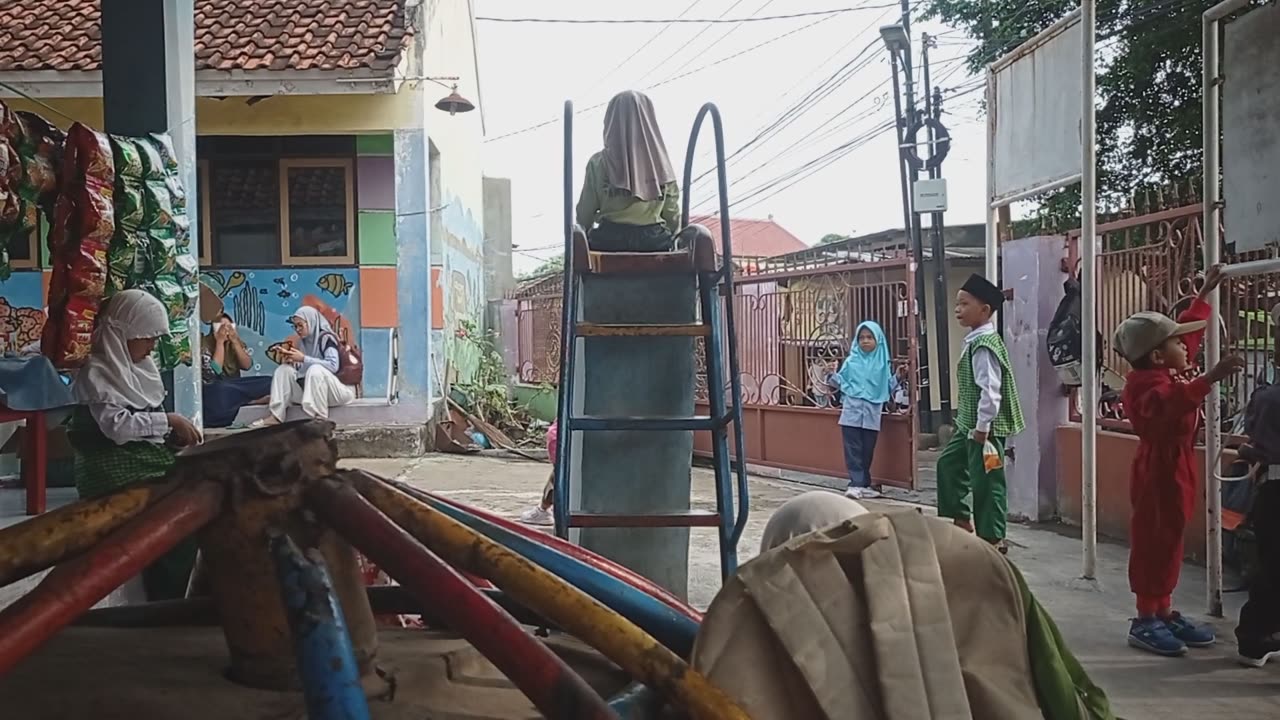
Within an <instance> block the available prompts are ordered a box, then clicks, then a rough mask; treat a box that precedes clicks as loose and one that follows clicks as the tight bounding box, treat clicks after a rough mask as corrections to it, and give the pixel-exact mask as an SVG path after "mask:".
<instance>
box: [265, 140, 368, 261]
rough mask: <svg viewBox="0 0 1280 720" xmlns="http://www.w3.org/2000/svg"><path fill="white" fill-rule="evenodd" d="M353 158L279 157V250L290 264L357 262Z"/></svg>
mask: <svg viewBox="0 0 1280 720" xmlns="http://www.w3.org/2000/svg"><path fill="white" fill-rule="evenodd" d="M351 180H352V163H351V161H350V160H281V161H280V195H281V203H280V227H281V228H283V229H284V232H283V233H282V238H281V243H280V252H281V255H282V256H283V257H284V261H285V263H286V264H296V265H328V264H333V263H335V262H336V263H350V262H354V261H355V246H354V243H353V242H352V241H353V240H354V238H355V212H354V208H355V198H354V188H353V187H352V182H351Z"/></svg>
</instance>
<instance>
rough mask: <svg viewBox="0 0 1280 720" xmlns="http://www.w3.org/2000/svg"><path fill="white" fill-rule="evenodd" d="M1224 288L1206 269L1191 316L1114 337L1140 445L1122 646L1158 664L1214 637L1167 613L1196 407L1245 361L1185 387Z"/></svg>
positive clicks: (1189, 494)
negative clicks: (1213, 298) (1213, 301)
mask: <svg viewBox="0 0 1280 720" xmlns="http://www.w3.org/2000/svg"><path fill="white" fill-rule="evenodd" d="M1221 282H1222V271H1221V268H1219V267H1214V268H1210V270H1209V272H1208V273H1207V274H1206V275H1205V281H1204V287H1203V289H1201V291H1200V294H1199V295H1198V296H1197V297H1196V299H1195V301H1194V302H1193V303H1192V304H1191V307H1189V308H1187V310H1186V311H1185V312H1183V313H1182V315H1181V316H1180V317H1179V318H1178V321H1177V322H1174V321H1173V319H1172V318H1169V317H1168V316H1166V315H1163V314H1161V313H1155V312H1140V313H1137V314H1135V315H1134V316H1132V317H1130V318H1129V319H1128V320H1125V321H1124V322H1123V323H1121V324H1120V327H1119V328H1118V329H1117V330H1116V335H1115V342H1116V348H1117V349H1118V350H1119V352H1120V354H1121V355H1123V356H1124V357H1125V359H1126V360H1128V361H1129V363H1130V364H1131V365H1132V366H1133V371H1132V372H1130V373H1129V376H1128V377H1127V378H1126V379H1125V386H1124V392H1123V395H1122V399H1123V402H1124V408H1125V412H1126V414H1127V415H1128V417H1129V421H1130V422H1131V423H1132V424H1133V430H1134V432H1135V433H1137V435H1138V453H1137V457H1135V458H1134V462H1133V468H1132V470H1131V471H1130V475H1129V500H1130V504H1131V506H1132V508H1133V510H1132V513H1133V515H1132V517H1131V519H1130V523H1129V542H1130V549H1129V587H1130V589H1131V590H1133V593H1134V594H1135V595H1136V596H1137V605H1138V617H1137V618H1136V619H1135V620H1134V621H1133V622H1132V624H1131V625H1130V628H1129V644H1130V645H1131V646H1133V647H1136V648H1140V649H1142V650H1147V651H1149V652H1153V653H1156V654H1158V655H1165V656H1177V655H1182V654H1184V653H1185V652H1186V651H1187V647H1188V646H1190V647H1207V646H1209V645H1212V644H1213V643H1214V641H1215V639H1216V638H1215V636H1214V633H1213V630H1212V629H1211V628H1209V627H1206V626H1203V625H1198V624H1196V623H1193V622H1191V621H1190V620H1188V619H1186V618H1184V617H1182V615H1180V614H1179V613H1177V612H1175V611H1174V610H1173V607H1172V599H1173V598H1172V596H1173V589H1174V587H1176V586H1177V584H1178V574H1179V572H1180V571H1181V570H1182V558H1183V552H1182V534H1183V531H1184V530H1186V527H1187V522H1188V520H1190V518H1191V513H1192V512H1193V511H1194V508H1195V500H1196V493H1197V491H1198V481H1197V474H1198V473H1197V462H1196V456H1195V437H1196V431H1197V429H1198V428H1199V423H1200V417H1199V410H1200V406H1201V405H1202V404H1203V403H1204V399H1205V397H1207V396H1208V394H1209V391H1210V389H1211V387H1212V386H1213V384H1214V383H1216V382H1219V381H1221V380H1223V379H1225V378H1227V377H1228V376H1230V375H1232V374H1234V373H1236V372H1239V371H1240V370H1241V369H1242V368H1243V367H1244V361H1243V359H1242V358H1238V357H1227V358H1224V359H1223V360H1222V362H1220V363H1218V364H1217V365H1216V366H1215V367H1213V368H1212V369H1210V370H1209V372H1207V373H1205V374H1204V375H1201V376H1199V377H1196V378H1194V379H1192V380H1190V381H1186V380H1184V379H1183V378H1182V377H1181V375H1182V374H1183V373H1185V372H1186V371H1187V370H1188V369H1189V368H1190V367H1191V358H1193V357H1194V356H1195V354H1196V352H1197V351H1198V350H1199V348H1200V341H1201V338H1202V337H1203V335H1204V328H1205V324H1206V321H1207V320H1208V318H1209V305H1208V304H1207V303H1206V302H1205V296H1206V295H1207V294H1208V293H1209V291H1210V290H1212V289H1213V288H1215V287H1216V286H1217V285H1218V284H1219V283H1221Z"/></svg>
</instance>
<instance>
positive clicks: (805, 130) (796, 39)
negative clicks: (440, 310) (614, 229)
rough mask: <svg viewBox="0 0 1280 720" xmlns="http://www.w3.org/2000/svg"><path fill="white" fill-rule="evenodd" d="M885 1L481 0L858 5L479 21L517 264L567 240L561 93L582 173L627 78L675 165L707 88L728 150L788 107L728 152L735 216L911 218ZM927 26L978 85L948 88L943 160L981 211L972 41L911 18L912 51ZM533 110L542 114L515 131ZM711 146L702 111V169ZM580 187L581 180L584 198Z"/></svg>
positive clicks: (940, 63)
mask: <svg viewBox="0 0 1280 720" xmlns="http://www.w3.org/2000/svg"><path fill="white" fill-rule="evenodd" d="M891 4H892V2H891V0H888V1H887V0H788V2H785V3H784V2H778V1H777V0H697V1H696V2H691V0H650V1H649V2H647V3H641V4H634V3H613V2H610V3H603V2H598V1H594V2H588V1H586V0H547V1H544V2H537V3H534V2H529V1H528V0H477V2H476V14H477V15H478V16H482V17H483V16H490V17H521V18H529V17H535V18H590V19H606V18H608V19H638V18H655V19H666V18H676V17H679V16H681V14H682V13H683V17H685V18H689V19H703V18H717V17H721V16H723V17H724V18H725V19H732V18H743V17H749V16H752V15H756V16H768V15H784V14H795V13H805V12H810V11H817V10H827V9H833V8H841V7H857V8H861V9H859V10H858V11H855V12H846V13H842V14H837V15H832V16H810V17H802V18H794V19H786V20H773V21H764V22H751V23H735V24H717V25H707V24H676V25H670V26H668V25H665V24H610V25H591V24H575V25H567V24H538V23H498V22H490V21H483V20H482V21H479V23H478V27H479V31H478V32H479V55H480V73H481V83H482V88H483V90H482V91H483V95H484V96H483V101H484V105H485V120H486V124H487V126H488V138H487V140H486V142H485V145H484V154H483V162H484V172H485V174H486V175H490V176H495V177H508V178H510V179H511V181H512V195H513V198H512V203H513V222H514V235H513V239H514V242H515V243H516V245H517V246H518V252H517V254H516V256H515V267H516V271H517V273H520V272H526V271H528V270H531V269H532V268H534V267H535V266H537V265H538V264H539V262H540V261H541V260H545V259H547V258H549V257H552V256H554V255H556V254H559V252H560V249H561V247H562V243H563V240H562V233H561V230H560V228H561V203H562V198H563V192H562V189H561V188H562V172H561V165H562V162H563V161H562V158H563V145H562V140H561V137H562V132H563V130H562V124H561V123H560V121H559V117H560V116H561V113H562V108H563V103H564V101H565V100H566V99H572V100H573V101H574V104H575V107H576V108H577V111H578V114H577V117H576V119H575V137H574V172H575V185H577V186H580V183H581V178H582V168H583V166H584V165H585V163H586V160H587V158H588V157H590V155H591V153H593V152H595V151H596V150H598V149H599V148H600V145H601V138H600V136H601V131H602V125H603V117H604V108H603V104H604V103H606V102H607V101H608V99H609V98H610V97H611V96H612V95H613V94H614V93H617V92H619V91H622V90H627V89H640V90H644V91H645V92H647V93H648V94H649V95H650V97H652V98H653V101H654V104H655V106H656V108H657V111H658V120H659V123H660V124H661V126H662V130H663V135H664V136H665V139H666V142H667V148H668V151H669V153H670V155H671V160H672V162H673V163H675V165H676V166H677V173H679V172H681V169H682V168H683V163H684V155H685V152H684V150H685V146H686V144H687V143H688V137H689V131H690V129H691V127H692V123H693V119H694V116H695V115H696V114H697V111H698V109H699V107H701V105H702V104H703V103H705V102H707V101H712V102H715V103H716V104H717V105H718V106H719V108H720V111H721V113H722V115H723V118H724V124H725V142H726V149H727V151H728V152H729V153H732V152H734V151H736V150H739V148H741V147H742V146H743V145H744V144H746V143H747V142H748V141H749V140H751V139H752V138H753V137H755V136H757V135H758V134H759V133H760V131H762V130H764V129H766V128H767V127H769V125H770V124H771V123H774V122H775V121H776V120H778V119H779V118H784V119H789V120H790V124H789V125H787V126H786V127H785V128H782V129H781V130H779V131H777V132H776V133H775V134H773V135H772V136H770V137H767V138H765V139H762V140H760V141H759V142H757V143H755V144H754V145H753V146H751V147H750V148H749V149H747V150H744V151H742V152H741V154H740V155H739V157H738V158H736V159H735V160H734V161H733V162H732V164H731V165H730V167H729V180H730V191H729V195H730V199H731V200H739V201H740V204H739V205H738V206H736V207H734V208H733V209H732V210H731V211H730V214H731V215H733V216H734V217H742V218H766V217H768V216H770V215H772V216H773V217H774V219H775V220H776V221H777V222H779V223H780V224H781V225H783V226H784V227H786V228H787V229H788V230H790V231H791V232H793V233H794V234H796V235H797V236H798V237H800V239H802V240H804V241H805V242H807V243H810V244H812V243H815V242H817V241H818V239H819V238H821V237H822V236H823V235H825V234H827V233H852V234H862V233H870V232H875V231H878V230H883V229H887V228H891V227H901V226H902V205H901V194H900V190H899V185H898V175H897V168H896V165H895V164H894V153H895V150H894V139H893V132H892V130H885V131H881V132H879V133H878V134H877V133H876V131H877V130H879V129H880V128H881V127H882V126H884V125H885V124H886V123H888V122H889V121H890V120H891V119H892V117H893V102H892V95H891V93H890V88H891V86H890V85H889V82H888V79H889V65H888V59H887V53H886V51H885V50H884V46H883V45H882V44H881V42H880V40H879V30H878V29H879V27H880V26H881V25H886V24H890V23H892V22H896V20H897V19H898V17H899V10H898V9H897V8H896V7H886V5H891ZM664 28H665V30H664ZM922 31H924V32H929V33H930V34H933V35H936V36H938V37H939V47H938V48H937V49H936V50H933V51H932V57H933V68H934V69H933V78H934V84H935V85H938V86H940V87H942V88H943V89H944V90H946V91H951V92H964V91H968V92H965V93H964V94H963V96H961V97H958V98H956V99H955V100H952V101H950V102H949V103H948V104H947V110H948V114H947V115H946V116H945V117H944V122H945V123H946V124H947V126H948V128H949V129H950V130H951V133H952V137H953V138H954V144H953V147H952V152H951V154H950V156H949V157H948V158H947V161H946V165H945V168H944V169H945V176H946V178H947V180H948V183H949V194H950V207H951V211H950V212H949V213H948V215H947V222H948V223H966V222H980V221H981V220H982V217H983V213H982V204H983V203H982V196H983V190H984V187H985V174H984V170H983V157H984V152H985V148H984V141H983V125H982V120H981V118H980V116H979V109H978V101H979V100H980V98H981V90H977V91H974V90H975V89H976V88H977V86H978V84H979V82H980V81H979V80H978V79H977V78H973V77H970V76H968V74H967V72H966V70H965V68H964V67H963V62H962V58H963V56H964V55H965V54H966V53H967V52H968V49H969V48H970V47H971V43H970V42H969V41H968V40H966V39H965V38H963V36H961V35H960V34H959V33H958V32H956V31H954V30H949V29H948V28H946V27H943V26H939V25H937V24H930V23H923V22H916V23H915V26H914V27H913V28H912V34H913V35H914V36H915V38H913V41H914V42H915V45H916V49H915V51H914V52H915V55H916V57H917V58H918V57H919V44H920V43H919V41H918V39H919V35H920V32H922ZM646 43H647V45H646ZM642 46H643V47H642ZM637 51H638V52H637ZM633 53H635V55H634V57H631V56H632V54H633ZM629 57H630V59H628V58H629ZM855 59H856V60H857V62H856V63H855V64H854V65H852V66H850V68H849V69H853V68H860V69H858V70H857V72H856V73H853V74H852V75H851V76H849V77H848V78H847V79H845V80H844V81H843V82H839V83H830V82H829V83H827V85H826V86H825V87H826V89H827V90H828V91H829V92H827V93H826V94H825V96H824V97H821V99H819V100H818V101H817V102H816V103H813V104H812V105H811V106H810V107H808V108H807V109H804V110H802V111H799V112H792V113H790V114H789V115H788V114H787V111H788V110H789V109H793V108H794V107H795V106H796V104H797V103H799V102H801V101H802V100H803V99H804V98H805V96H806V95H807V94H809V93H810V92H811V91H813V90H814V89H816V88H819V87H822V84H823V82H824V81H825V80H828V78H831V77H832V76H833V74H834V73H836V72H837V71H838V70H840V68H841V67H842V66H846V65H847V64H848V63H850V61H854V60H855ZM917 64H918V62H917ZM918 75H919V68H917V76H918ZM836 77H837V78H838V77H840V76H836ZM917 92H919V91H917ZM593 106H600V107H594V109H593ZM539 123H547V124H546V125H543V126H541V127H537V128H535V129H528V130H527V131H525V132H519V133H518V134H514V135H509V134H510V133H516V132H517V131H521V130H526V129H527V128H530V127H532V126H535V125H538V124H539ZM503 136H507V137H503ZM850 143H854V144H855V145H856V147H854V148H851V149H850V150H849V151H848V152H847V154H843V155H842V156H839V157H838V158H834V157H832V156H831V155H830V154H831V153H832V152H833V151H835V150H836V149H837V148H839V147H840V146H842V145H847V144H850ZM713 147H714V143H713V140H712V135H711V133H710V128H709V127H708V128H706V129H704V134H703V136H702V137H701V138H700V139H699V143H698V153H697V154H698V159H697V161H696V164H695V169H694V174H695V177H696V176H697V175H698V174H699V173H701V172H702V171H704V170H707V169H710V168H711V167H712V159H711V151H712V148H713ZM824 158H826V159H827V160H829V162H826V161H824V160H823V159H824ZM815 161H817V162H819V164H818V165H815V164H813V163H815ZM708 179H709V180H710V179H711V178H708ZM714 188H715V186H714V183H709V182H704V183H702V184H701V185H699V184H695V189H694V192H693V193H692V195H693V203H694V212H695V213H696V212H698V211H699V210H712V209H714V205H715V202H716V201H715V192H714ZM577 191H578V187H575V189H574V196H575V201H576V195H577Z"/></svg>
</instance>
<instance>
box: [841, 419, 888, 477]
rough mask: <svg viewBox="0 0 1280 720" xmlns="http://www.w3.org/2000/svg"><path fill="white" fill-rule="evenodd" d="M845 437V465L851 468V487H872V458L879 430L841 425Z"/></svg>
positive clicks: (874, 453)
mask: <svg viewBox="0 0 1280 720" xmlns="http://www.w3.org/2000/svg"><path fill="white" fill-rule="evenodd" d="M840 435H841V437H842V438H843V439H844V465H845V467H846V468H848V469H849V487H863V488H864V487H871V459H872V458H874V457H875V455H876V440H877V439H878V438H879V437H880V431H879V430H866V429H864V428H856V427H847V426H845V425H841V426H840Z"/></svg>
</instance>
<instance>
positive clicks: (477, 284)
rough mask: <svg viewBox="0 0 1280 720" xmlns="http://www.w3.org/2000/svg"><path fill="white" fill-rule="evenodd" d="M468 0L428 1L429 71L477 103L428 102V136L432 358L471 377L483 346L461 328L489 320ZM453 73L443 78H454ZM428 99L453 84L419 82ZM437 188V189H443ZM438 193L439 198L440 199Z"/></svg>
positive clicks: (452, 375)
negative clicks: (458, 107)
mask: <svg viewBox="0 0 1280 720" xmlns="http://www.w3.org/2000/svg"><path fill="white" fill-rule="evenodd" d="M471 5H472V4H471V3H470V2H468V0H439V1H438V2H434V3H427V4H426V5H424V6H423V7H424V12H426V17H425V18H424V22H423V24H424V26H425V28H426V29H425V31H424V32H423V33H422V37H415V38H414V42H422V43H424V45H423V46H422V47H423V65H424V67H425V74H427V75H433V76H434V75H444V76H455V77H457V78H458V80H457V81H456V82H457V86H458V92H459V94H461V95H462V96H463V97H466V98H467V99H469V100H470V101H471V102H473V103H475V104H476V105H477V106H478V107H479V108H481V109H477V110H475V111H473V112H470V113H465V114H462V115H454V116H449V115H447V114H443V113H441V112H439V111H436V110H435V109H434V108H432V109H431V110H429V114H428V115H427V127H426V132H427V136H428V138H429V139H430V143H431V146H432V153H431V163H432V165H433V167H432V168H431V175H432V183H431V184H432V185H433V186H434V187H433V188H432V189H433V191H435V192H433V195H434V197H433V198H432V199H431V205H430V208H429V212H430V213H431V223H430V227H431V231H432V240H431V276H432V277H431V285H432V298H431V305H432V324H431V327H432V340H433V342H432V364H433V372H434V373H435V377H437V378H443V379H445V380H446V381H448V382H451V383H452V382H458V381H463V382H465V381H466V380H468V379H469V378H471V377H472V376H473V375H474V373H475V370H476V368H477V366H478V363H479V350H478V348H477V346H476V344H475V343H474V342H473V341H472V340H471V339H469V338H466V337H462V336H461V335H462V334H464V333H463V330H462V329H463V328H464V327H465V326H468V325H469V326H471V327H474V328H476V329H477V330H479V329H482V328H483V327H484V316H485V305H486V294H485V281H484V273H485V268H484V229H483V221H484V187H483V180H482V175H481V172H480V143H481V140H482V136H483V122H484V121H483V109H482V108H483V100H482V98H481V97H480V90H479V79H478V70H477V68H476V63H475V49H476V48H475V34H474V22H473V16H472V12H471ZM453 82H455V81H445V83H446V84H450V85H451V84H453ZM421 92H422V93H423V96H424V97H425V99H426V101H427V103H428V104H431V105H434V104H435V102H436V100H437V99H439V98H440V97H443V96H444V95H446V94H447V93H448V92H449V91H448V89H446V88H444V87H441V86H440V85H437V84H436V83H434V82H431V81H422V82H421ZM437 188H438V189H437ZM437 198H438V199H437Z"/></svg>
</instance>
